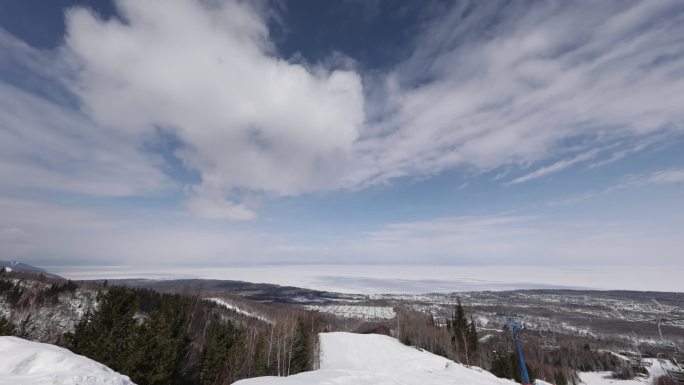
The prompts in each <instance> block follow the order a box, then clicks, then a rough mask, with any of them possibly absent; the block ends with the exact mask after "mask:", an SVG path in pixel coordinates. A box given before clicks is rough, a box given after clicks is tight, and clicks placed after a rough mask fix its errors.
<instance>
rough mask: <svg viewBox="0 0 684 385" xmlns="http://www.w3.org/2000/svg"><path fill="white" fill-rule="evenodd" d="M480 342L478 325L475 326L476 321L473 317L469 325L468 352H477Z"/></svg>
mask: <svg viewBox="0 0 684 385" xmlns="http://www.w3.org/2000/svg"><path fill="white" fill-rule="evenodd" d="M479 343H480V341H479V339H478V337H477V325H476V324H475V319H474V318H473V317H472V316H471V317H470V323H469V325H468V350H469V351H470V352H476V351H477V348H478V345H479Z"/></svg>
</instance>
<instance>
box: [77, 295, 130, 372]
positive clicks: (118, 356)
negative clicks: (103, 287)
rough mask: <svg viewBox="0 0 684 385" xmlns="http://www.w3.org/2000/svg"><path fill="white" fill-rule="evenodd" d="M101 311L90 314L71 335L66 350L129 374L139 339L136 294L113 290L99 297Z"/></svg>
mask: <svg viewBox="0 0 684 385" xmlns="http://www.w3.org/2000/svg"><path fill="white" fill-rule="evenodd" d="M98 301H99V303H100V305H99V307H98V309H97V311H95V312H88V313H86V314H85V315H84V316H83V317H82V318H81V321H80V322H79V323H78V324H77V325H76V328H75V330H74V333H72V334H70V335H67V336H66V338H65V340H66V346H67V348H69V349H70V350H72V351H73V352H75V353H78V354H82V355H84V356H86V357H89V358H91V359H94V360H95V361H98V362H101V363H103V364H105V365H107V366H109V367H110V368H112V369H114V370H116V371H119V372H123V373H127V372H129V371H130V370H129V369H130V363H131V362H130V358H129V357H130V355H131V353H132V352H131V350H132V348H133V343H134V341H135V336H136V332H137V330H136V328H137V325H136V321H135V318H134V315H135V313H136V310H137V302H136V299H135V295H134V293H133V291H132V290H130V289H126V288H121V287H112V288H110V289H109V290H108V291H107V292H106V293H105V294H100V295H98Z"/></svg>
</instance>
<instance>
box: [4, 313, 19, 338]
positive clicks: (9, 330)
mask: <svg viewBox="0 0 684 385" xmlns="http://www.w3.org/2000/svg"><path fill="white" fill-rule="evenodd" d="M16 331H17V328H16V327H14V324H13V323H12V322H11V321H10V320H8V319H7V317H5V316H0V336H13V335H15V333H16Z"/></svg>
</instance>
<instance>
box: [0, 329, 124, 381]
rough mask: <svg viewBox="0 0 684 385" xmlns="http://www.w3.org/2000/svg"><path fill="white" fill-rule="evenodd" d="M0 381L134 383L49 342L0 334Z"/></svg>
mask: <svg viewBox="0 0 684 385" xmlns="http://www.w3.org/2000/svg"><path fill="white" fill-rule="evenodd" d="M0 385H135V384H133V383H132V382H131V381H130V379H129V378H128V377H127V376H124V375H121V374H119V373H117V372H115V371H113V370H111V369H109V368H108V367H106V366H104V365H102V364H100V363H98V362H95V361H93V360H91V359H89V358H86V357H83V356H79V355H77V354H74V353H72V352H70V351H69V350H67V349H63V348H60V347H58V346H54V345H50V344H42V343H39V342H31V341H26V340H22V339H21V338H16V337H0Z"/></svg>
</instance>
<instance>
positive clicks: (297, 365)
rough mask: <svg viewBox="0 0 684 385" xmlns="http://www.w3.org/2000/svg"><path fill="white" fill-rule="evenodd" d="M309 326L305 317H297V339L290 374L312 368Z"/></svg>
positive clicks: (293, 345) (294, 344)
mask: <svg viewBox="0 0 684 385" xmlns="http://www.w3.org/2000/svg"><path fill="white" fill-rule="evenodd" d="M309 334H310V332H309V328H308V327H307V325H306V323H305V322H304V319H303V318H301V317H300V318H298V319H297V327H296V329H295V337H294V338H295V339H294V343H293V344H292V350H293V354H292V362H291V363H290V374H297V373H301V372H305V371H307V370H311V361H312V357H311V346H310V345H311V338H310V336H309Z"/></svg>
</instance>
